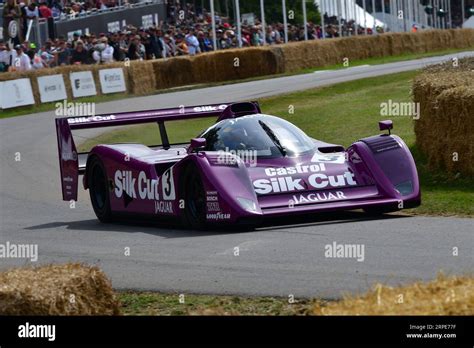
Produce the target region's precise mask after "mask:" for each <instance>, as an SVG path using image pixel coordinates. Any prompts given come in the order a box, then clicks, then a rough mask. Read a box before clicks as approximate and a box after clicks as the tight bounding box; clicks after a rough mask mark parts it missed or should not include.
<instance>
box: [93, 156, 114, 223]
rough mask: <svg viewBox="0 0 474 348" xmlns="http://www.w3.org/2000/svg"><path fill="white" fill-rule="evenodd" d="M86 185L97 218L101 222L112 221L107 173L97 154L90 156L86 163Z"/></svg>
mask: <svg viewBox="0 0 474 348" xmlns="http://www.w3.org/2000/svg"><path fill="white" fill-rule="evenodd" d="M87 185H88V187H89V195H90V198H91V203H92V208H93V209H94V213H95V215H96V216H97V218H98V219H99V220H100V221H101V222H110V221H112V211H111V209H110V196H109V186H108V185H107V173H106V171H105V167H104V165H103V163H102V161H101V160H100V158H99V157H97V156H94V157H92V158H91V159H90V160H89V163H88V165H87Z"/></svg>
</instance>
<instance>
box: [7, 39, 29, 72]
mask: <svg viewBox="0 0 474 348" xmlns="http://www.w3.org/2000/svg"><path fill="white" fill-rule="evenodd" d="M11 68H13V70H14V71H28V70H31V58H30V57H28V55H26V53H25V52H24V48H23V46H22V45H15V50H14V51H12V57H11Z"/></svg>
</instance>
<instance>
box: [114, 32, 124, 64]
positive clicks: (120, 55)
mask: <svg viewBox="0 0 474 348" xmlns="http://www.w3.org/2000/svg"><path fill="white" fill-rule="evenodd" d="M110 46H112V48H113V49H114V60H115V61H117V62H122V61H123V60H124V59H125V52H124V51H123V50H122V49H121V47H120V33H119V32H115V33H113V34H112V35H111V36H110Z"/></svg>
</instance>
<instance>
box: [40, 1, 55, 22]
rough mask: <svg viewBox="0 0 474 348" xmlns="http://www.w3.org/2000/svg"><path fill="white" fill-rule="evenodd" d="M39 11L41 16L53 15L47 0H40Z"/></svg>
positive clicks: (49, 16) (48, 16) (46, 17)
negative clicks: (41, 0)
mask: <svg viewBox="0 0 474 348" xmlns="http://www.w3.org/2000/svg"><path fill="white" fill-rule="evenodd" d="M38 11H39V14H40V15H41V18H45V19H48V18H51V17H53V12H52V10H51V9H50V8H49V7H48V4H47V3H46V2H45V1H43V2H40V4H39V8H38Z"/></svg>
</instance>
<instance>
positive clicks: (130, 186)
mask: <svg viewBox="0 0 474 348" xmlns="http://www.w3.org/2000/svg"><path fill="white" fill-rule="evenodd" d="M114 181H115V188H114V192H115V196H116V197H117V198H121V197H122V196H123V194H124V193H126V194H127V195H128V196H130V197H132V198H137V197H139V198H140V199H148V200H159V199H160V194H159V192H158V183H159V179H149V178H148V177H147V176H146V174H145V172H144V171H141V172H140V173H139V174H138V178H134V177H133V173H132V171H130V170H117V171H116V172H115V175H114Z"/></svg>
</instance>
